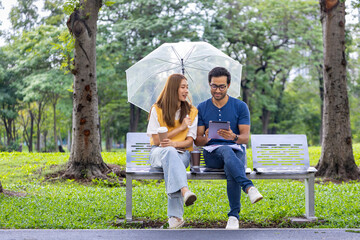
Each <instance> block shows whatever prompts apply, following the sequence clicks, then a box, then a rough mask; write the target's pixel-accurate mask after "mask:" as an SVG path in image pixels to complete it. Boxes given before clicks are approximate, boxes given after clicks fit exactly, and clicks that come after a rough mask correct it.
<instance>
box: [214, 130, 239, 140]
mask: <svg viewBox="0 0 360 240" xmlns="http://www.w3.org/2000/svg"><path fill="white" fill-rule="evenodd" d="M217 134H219V136H221V137H223V138H225V139H226V140H234V138H235V137H236V134H235V133H234V132H233V131H232V130H231V129H229V130H226V129H220V130H218V131H217Z"/></svg>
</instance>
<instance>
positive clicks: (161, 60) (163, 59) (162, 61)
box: [154, 58, 180, 66]
mask: <svg viewBox="0 0 360 240" xmlns="http://www.w3.org/2000/svg"><path fill="white" fill-rule="evenodd" d="M154 59H156V60H159V61H162V62H166V63H171V64H177V65H179V66H180V64H179V63H178V62H171V61H166V60H164V59H161V58H154Z"/></svg>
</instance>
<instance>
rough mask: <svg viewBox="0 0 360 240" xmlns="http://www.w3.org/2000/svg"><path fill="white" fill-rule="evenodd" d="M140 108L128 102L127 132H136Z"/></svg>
mask: <svg viewBox="0 0 360 240" xmlns="http://www.w3.org/2000/svg"><path fill="white" fill-rule="evenodd" d="M140 113H141V109H140V108H138V107H136V106H135V105H134V104H131V103H130V126H129V132H136V131H137V127H138V124H139V119H140Z"/></svg>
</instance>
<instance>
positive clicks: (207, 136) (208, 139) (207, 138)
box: [205, 128, 211, 143]
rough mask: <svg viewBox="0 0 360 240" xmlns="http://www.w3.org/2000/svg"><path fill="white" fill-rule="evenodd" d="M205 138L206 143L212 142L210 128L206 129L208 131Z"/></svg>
mask: <svg viewBox="0 0 360 240" xmlns="http://www.w3.org/2000/svg"><path fill="white" fill-rule="evenodd" d="M205 138H206V140H207V142H206V143H208V142H209V141H210V140H211V138H209V128H208V129H206V131H205Z"/></svg>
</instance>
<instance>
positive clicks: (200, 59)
mask: <svg viewBox="0 0 360 240" xmlns="http://www.w3.org/2000/svg"><path fill="white" fill-rule="evenodd" d="M208 57H212V56H210V55H209V56H204V57H202V58H199V59H197V60H195V61H193V62H189V64H192V63H195V62H199V61H202V60H204V59H205V58H208Z"/></svg>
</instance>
